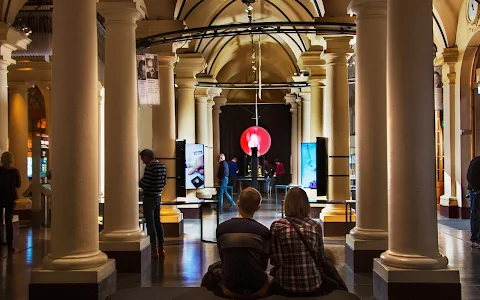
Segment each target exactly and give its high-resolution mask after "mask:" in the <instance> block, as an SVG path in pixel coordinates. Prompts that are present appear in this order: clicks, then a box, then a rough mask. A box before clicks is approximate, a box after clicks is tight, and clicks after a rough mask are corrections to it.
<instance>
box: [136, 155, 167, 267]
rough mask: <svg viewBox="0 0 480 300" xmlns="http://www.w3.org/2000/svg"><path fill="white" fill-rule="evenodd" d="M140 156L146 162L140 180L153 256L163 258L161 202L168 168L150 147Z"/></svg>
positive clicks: (144, 213) (144, 214)
mask: <svg viewBox="0 0 480 300" xmlns="http://www.w3.org/2000/svg"><path fill="white" fill-rule="evenodd" d="M140 158H141V159H142V162H143V163H144V164H145V172H144V174H143V178H142V179H141V180H140V187H141V188H142V190H143V216H144V217H145V221H146V222H147V231H148V235H149V236H150V245H151V246H152V258H153V259H157V258H159V257H162V258H163V257H165V252H164V251H163V243H164V240H163V226H162V223H161V222H160V202H161V198H162V191H163V188H164V187H165V184H166V183H167V168H165V165H164V164H162V163H161V162H159V161H158V160H156V159H155V158H154V155H153V151H152V150H150V149H145V150H143V151H142V152H140ZM157 240H158V244H157Z"/></svg>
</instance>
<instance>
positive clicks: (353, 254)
mask: <svg viewBox="0 0 480 300" xmlns="http://www.w3.org/2000/svg"><path fill="white" fill-rule="evenodd" d="M387 249H388V240H360V239H357V238H355V237H353V236H352V235H350V234H349V235H347V239H346V241H345V264H346V265H347V267H348V268H349V269H350V270H351V271H352V272H353V273H371V272H372V270H373V260H374V259H375V258H379V257H380V254H382V253H383V252H384V251H385V250H387Z"/></svg>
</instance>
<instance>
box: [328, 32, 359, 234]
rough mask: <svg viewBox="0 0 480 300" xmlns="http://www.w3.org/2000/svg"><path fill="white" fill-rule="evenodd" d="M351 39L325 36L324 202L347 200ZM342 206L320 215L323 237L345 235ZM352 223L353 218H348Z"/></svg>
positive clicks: (339, 205)
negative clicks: (326, 168) (325, 180)
mask: <svg viewBox="0 0 480 300" xmlns="http://www.w3.org/2000/svg"><path fill="white" fill-rule="evenodd" d="M350 39H351V37H348V36H338V37H335V36H334V37H325V41H326V42H327V49H328V50H327V51H325V52H324V54H323V55H322V58H324V59H325V61H326V67H327V86H326V96H325V122H326V123H328V125H327V126H325V127H326V128H327V131H326V132H325V133H326V134H325V135H326V136H327V138H328V141H327V144H328V192H327V199H328V200H330V201H332V200H336V201H338V200H340V201H342V200H350V171H349V168H350V165H349V158H350V146H349V143H350V128H349V111H348V110H349V104H348V70H347V55H348V54H349V53H350V52H351V51H352V50H351V48H350V45H349V42H350ZM345 219H346V216H345V205H341V204H333V205H332V204H327V207H326V208H325V209H323V210H322V212H321V214H320V222H321V223H322V224H323V226H324V235H325V236H338V235H341V236H343V235H344V234H345V231H344V230H345V223H344V222H345ZM352 221H355V216H352Z"/></svg>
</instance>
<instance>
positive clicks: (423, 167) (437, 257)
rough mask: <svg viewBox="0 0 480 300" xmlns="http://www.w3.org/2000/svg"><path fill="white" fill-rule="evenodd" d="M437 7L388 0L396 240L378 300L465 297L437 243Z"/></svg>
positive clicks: (384, 264) (378, 282)
mask: <svg viewBox="0 0 480 300" xmlns="http://www.w3.org/2000/svg"><path fill="white" fill-rule="evenodd" d="M431 15H432V2H431V1H416V0H389V1H388V13H387V22H388V25H387V30H388V47H387V49H388V50H387V51H388V55H387V61H388V71H387V86H388V91H387V93H388V97H387V133H388V198H389V209H388V211H389V214H388V219H389V220H388V231H389V244H388V250H387V251H386V252H384V253H383V254H382V255H381V258H380V259H375V262H374V273H373V285H374V288H373V290H374V297H375V299H379V300H383V299H389V300H396V299H413V298H418V295H420V294H423V295H426V294H428V295H429V298H431V299H445V300H446V299H449V300H452V299H455V300H456V299H461V288H460V283H459V273H458V271H454V270H449V269H447V265H448V259H447V258H446V257H445V256H443V255H442V254H440V253H439V251H438V232H437V230H438V229H437V210H436V199H435V198H436V197H435V172H434V170H435V159H434V158H435V138H434V107H433V82H432V79H433V76H432V75H433V74H432V67H433V64H432V40H433V33H432V21H431V19H430V18H431ZM412 49H415V50H414V51H412ZM412 74H415V76H412ZM414 274H415V275H414Z"/></svg>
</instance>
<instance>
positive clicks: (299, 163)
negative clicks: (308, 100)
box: [297, 97, 303, 184]
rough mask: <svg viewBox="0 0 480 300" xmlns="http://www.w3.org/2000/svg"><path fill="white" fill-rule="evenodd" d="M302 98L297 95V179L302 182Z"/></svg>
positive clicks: (299, 182)
mask: <svg viewBox="0 0 480 300" xmlns="http://www.w3.org/2000/svg"><path fill="white" fill-rule="evenodd" d="M302 124H303V112H302V98H300V97H297V181H298V184H302V142H303V139H302V132H303V131H302Z"/></svg>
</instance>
